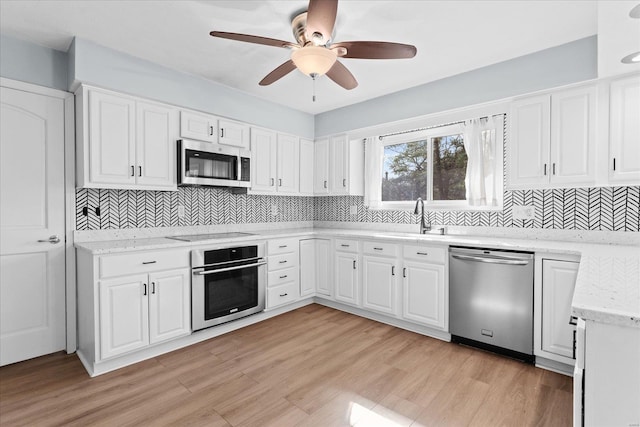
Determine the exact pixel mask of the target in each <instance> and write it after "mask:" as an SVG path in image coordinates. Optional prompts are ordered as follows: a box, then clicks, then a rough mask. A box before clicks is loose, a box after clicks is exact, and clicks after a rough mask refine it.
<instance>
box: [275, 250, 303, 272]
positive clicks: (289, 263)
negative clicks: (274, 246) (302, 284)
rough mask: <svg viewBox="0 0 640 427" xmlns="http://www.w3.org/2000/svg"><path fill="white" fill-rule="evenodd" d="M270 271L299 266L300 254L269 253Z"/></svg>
mask: <svg viewBox="0 0 640 427" xmlns="http://www.w3.org/2000/svg"><path fill="white" fill-rule="evenodd" d="M268 266H269V271H274V270H282V269H283V268H289V267H297V266H298V254H297V253H291V254H282V255H269V263H268Z"/></svg>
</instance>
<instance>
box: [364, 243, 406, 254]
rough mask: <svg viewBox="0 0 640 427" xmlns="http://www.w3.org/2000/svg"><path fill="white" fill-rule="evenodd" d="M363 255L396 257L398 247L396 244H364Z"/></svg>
mask: <svg viewBox="0 0 640 427" xmlns="http://www.w3.org/2000/svg"><path fill="white" fill-rule="evenodd" d="M362 253H365V254H370V255H384V256H396V255H397V254H398V245H396V244H395V243H380V242H364V243H363V246H362Z"/></svg>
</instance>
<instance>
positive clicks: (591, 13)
mask: <svg viewBox="0 0 640 427" xmlns="http://www.w3.org/2000/svg"><path fill="white" fill-rule="evenodd" d="M306 6H307V1H306V0H289V1H273V0H268V1H237V0H236V1H204V0H179V1H171V0H164V1H151V0H144V1H142V0H138V1H118V0H109V1H98V0H92V1H88V0H81V1H75V0H49V1H30V0H19V1H18V0H0V31H2V33H4V34H7V35H11V36H14V37H17V38H20V39H25V40H28V41H31V42H34V43H37V44H40V45H44V46H48V47H51V48H53V49H57V50H61V51H66V50H67V49H68V47H69V44H70V43H71V40H72V37H73V36H78V37H81V38H84V39H88V40H91V41H94V42H96V43H99V44H101V45H103V46H106V47H110V48H112V49H116V50H119V51H122V52H126V53H128V54H131V55H134V56H137V57H140V58H144V59H147V60H149V61H152V62H155V63H158V64H162V65H164V66H166V67H169V68H173V69H176V70H180V71H184V72H187V73H191V74H195V75H199V76H202V77H205V78H207V79H210V80H214V81H216V82H219V83H222V84H224V85H227V86H230V87H233V88H236V89H239V90H241V91H244V92H247V93H250V94H252V95H255V96H258V97H261V98H264V99H267V100H270V101H273V102H276V103H279V104H283V105H286V106H289V107H291V108H295V109H297V110H301V111H305V112H308V113H312V114H317V113H320V112H323V111H328V110H332V109H335V108H338V107H342V106H346V105H350V104H354V103H357V102H361V101H365V100H367V99H371V98H374V97H378V96H381V95H384V94H387V93H391V92H395V91H398V90H402V89H406V88H409V87H413V86H417V85H420V84H423V83H427V82H430V81H433V80H437V79H441V78H444V77H447V76H451V75H455V74H459V73H462V72H465V71H469V70H472V69H475V68H479V67H483V66H486V65H490V64H494V63H497V62H501V61H505V60H508V59H510V58H514V57H518V56H522V55H526V54H528V53H531V52H535V51H538V50H542V49H546V48H549V47H552V46H557V45H560V44H563V43H567V42H570V41H573V40H577V39H580V38H583V37H587V36H590V35H593V34H596V32H597V3H596V2H595V1H577V0H572V1H483V0H477V1H452V0H447V1H400V0H395V1H382V0H370V1H356V0H341V1H340V3H339V5H338V19H337V22H336V30H335V33H334V40H335V41H352V40H375V41H393V42H399V43H408V44H413V45H415V46H416V47H417V49H418V54H417V55H416V57H415V58H413V59H402V60H358V59H343V60H342V61H343V63H344V64H345V65H346V66H347V67H348V68H349V69H350V70H351V72H352V73H353V75H354V76H355V77H356V79H357V80H358V82H359V86H358V87H357V88H356V89H353V90H351V91H347V90H344V89H342V88H341V87H339V86H337V85H336V84H335V83H333V82H332V81H330V80H329V79H328V78H326V77H321V78H319V79H318V81H317V82H316V93H317V100H316V102H315V103H314V102H312V101H311V95H312V90H313V86H312V81H311V79H310V78H309V77H307V76H304V75H303V74H302V73H300V72H298V71H294V72H293V73H291V74H289V75H287V76H285V77H284V78H282V79H281V80H279V81H278V82H276V83H274V84H272V85H271V86H267V87H262V86H258V82H259V81H260V80H261V79H262V78H263V77H264V76H265V75H266V74H268V73H269V72H271V70H273V69H274V68H276V67H277V66H278V65H280V64H281V63H283V62H284V61H286V60H287V59H288V58H289V55H290V51H289V50H288V49H280V48H275V47H270V46H260V45H254V44H249V43H241V42H237V41H231V40H224V39H217V38H213V37H211V36H209V32H210V31H212V30H219V31H229V32H237V33H247V34H254V35H260V36H265V37H271V38H276V39H282V40H287V41H292V42H293V41H294V38H293V35H292V34H291V28H290V21H291V17H292V16H293V15H295V14H296V12H300V11H303V10H306Z"/></svg>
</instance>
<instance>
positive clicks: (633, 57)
mask: <svg viewBox="0 0 640 427" xmlns="http://www.w3.org/2000/svg"><path fill="white" fill-rule="evenodd" d="M620 62H622V63H623V64H639V63H640V52H634V53H632V54H630V55H627V56H625V57H624V58H622V59H621V60H620Z"/></svg>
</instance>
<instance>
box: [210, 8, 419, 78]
mask: <svg viewBox="0 0 640 427" xmlns="http://www.w3.org/2000/svg"><path fill="white" fill-rule="evenodd" d="M337 12H338V0H310V1H309V7H308V8H307V11H306V12H303V13H300V14H298V15H297V16H295V17H294V18H293V20H292V21H291V28H292V30H293V35H294V37H295V39H296V41H297V43H291V42H287V41H284V40H277V39H271V38H267V37H260V36H252V35H249V34H238V33H227V32H223V31H211V32H210V33H209V34H210V35H212V36H213V37H221V38H224V39H231V40H237V41H241V42H247V43H256V44H262V45H267V46H275V47H282V48H286V49H291V59H289V60H288V61H287V62H285V63H284V64H282V65H280V66H279V67H277V68H276V69H275V70H273V71H272V72H270V73H269V74H267V76H266V77H265V78H264V79H262V80H261V81H260V83H259V84H260V85H261V86H267V85H270V84H271V83H273V82H275V81H277V80H279V79H281V78H282V77H284V76H286V75H287V74H289V73H290V72H291V71H293V70H295V69H296V68H298V69H299V70H300V71H301V72H302V73H304V74H306V75H308V76H311V77H312V78H313V79H315V78H316V77H317V76H321V75H324V74H326V75H327V77H329V78H330V79H331V80H333V81H334V82H336V83H337V84H339V85H340V86H342V87H343V88H345V89H353V88H355V87H356V86H358V82H357V81H356V79H355V77H353V74H351V72H350V71H349V70H348V69H347V68H346V67H345V66H344V65H343V64H342V63H341V62H340V61H338V58H356V59H400V58H413V57H414V56H416V52H417V50H416V47H415V46H412V45H408V44H402V43H391V42H377V41H351V42H337V43H331V42H332V39H331V36H332V34H333V27H334V24H335V22H336V14H337Z"/></svg>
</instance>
